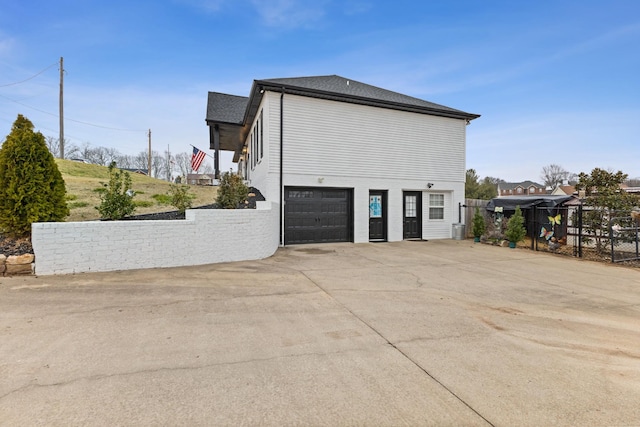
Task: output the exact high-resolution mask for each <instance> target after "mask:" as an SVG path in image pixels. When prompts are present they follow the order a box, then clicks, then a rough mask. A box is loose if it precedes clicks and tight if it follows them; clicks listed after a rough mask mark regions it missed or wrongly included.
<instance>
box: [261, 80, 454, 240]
mask: <svg viewBox="0 0 640 427" xmlns="http://www.w3.org/2000/svg"><path fill="white" fill-rule="evenodd" d="M261 108H263V109H264V113H263V114H264V138H265V140H264V143H265V150H266V151H265V153H268V159H267V155H266V154H265V158H264V159H263V163H262V164H260V165H258V167H257V168H256V170H255V171H253V172H252V175H251V177H252V178H251V185H253V186H255V187H256V188H258V189H259V190H260V191H261V192H262V193H263V195H264V196H265V197H266V198H267V200H270V201H273V202H274V203H279V202H280V201H279V198H280V93H275V92H267V93H265V97H264V98H263V102H262V105H261ZM283 118H284V121H283V126H284V133H283V136H284V141H283V146H284V177H283V179H284V185H285V186H310V187H341V188H352V189H354V192H353V194H354V206H353V209H354V212H353V213H354V241H355V242H366V241H368V240H369V190H386V191H388V194H387V196H388V201H387V203H388V205H387V206H388V209H387V230H388V240H389V241H398V240H402V238H403V233H402V193H403V191H421V192H423V205H424V206H423V218H422V230H423V238H425V239H436V238H450V237H451V229H452V227H451V224H452V223H456V222H458V208H457V207H458V203H464V180H465V132H466V125H465V121H464V120H458V119H451V118H446V117H436V116H430V115H425V114H417V113H408V112H402V111H396V110H388V109H383V108H373V107H367V106H362V105H355V104H348V103H343V102H335V101H327V100H320V99H314V98H307V97H301V96H296V95H289V94H285V95H284V116H283ZM427 183H432V184H433V187H432V188H431V189H428V188H427V187H428V186H427ZM429 191H431V192H436V193H440V194H445V219H444V220H438V221H429V219H428V218H429V215H428V214H429V210H428V193H429ZM463 220H464V219H463Z"/></svg>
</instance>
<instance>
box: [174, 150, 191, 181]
mask: <svg viewBox="0 0 640 427" xmlns="http://www.w3.org/2000/svg"><path fill="white" fill-rule="evenodd" d="M174 161H175V166H176V168H177V170H178V172H180V175H182V176H184V177H186V176H187V174H190V173H191V155H190V154H188V153H178V154H176V155H175V158H174Z"/></svg>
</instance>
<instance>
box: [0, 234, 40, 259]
mask: <svg viewBox="0 0 640 427" xmlns="http://www.w3.org/2000/svg"><path fill="white" fill-rule="evenodd" d="M32 253H33V248H32V247H31V241H30V240H29V239H28V238H26V237H23V238H19V239H15V238H11V237H6V236H3V235H2V234H0V254H2V255H5V256H11V255H24V254H32Z"/></svg>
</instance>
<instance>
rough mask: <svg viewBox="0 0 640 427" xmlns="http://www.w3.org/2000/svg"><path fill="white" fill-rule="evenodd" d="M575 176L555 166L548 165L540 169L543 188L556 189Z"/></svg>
mask: <svg viewBox="0 0 640 427" xmlns="http://www.w3.org/2000/svg"><path fill="white" fill-rule="evenodd" d="M572 175H575V174H572V173H571V172H568V171H566V170H565V169H564V168H563V167H562V166H559V165H556V164H550V165H549V166H544V167H543V168H542V174H541V175H540V179H542V181H543V182H544V186H545V187H551V188H553V187H556V186H558V185H561V184H562V183H563V182H565V181H568V180H569V178H570V177H571V176H572Z"/></svg>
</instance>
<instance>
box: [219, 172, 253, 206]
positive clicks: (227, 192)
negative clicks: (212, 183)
mask: <svg viewBox="0 0 640 427" xmlns="http://www.w3.org/2000/svg"><path fill="white" fill-rule="evenodd" d="M248 195H249V188H248V187H247V186H246V185H245V184H244V182H243V180H242V177H241V176H240V175H237V174H234V173H231V172H225V173H223V174H222V176H221V177H220V186H219V187H218V197H217V198H216V202H217V203H218V204H219V205H220V207H222V208H224V209H237V208H238V205H240V204H242V203H244V202H245V201H246V200H247V197H248Z"/></svg>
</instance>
